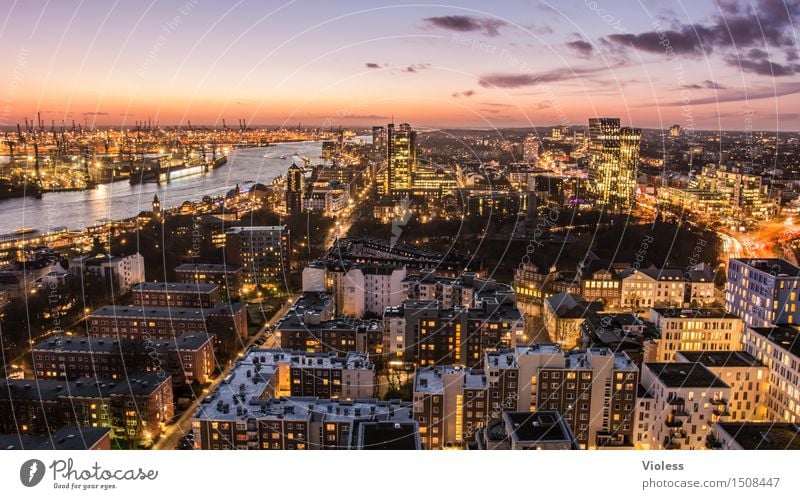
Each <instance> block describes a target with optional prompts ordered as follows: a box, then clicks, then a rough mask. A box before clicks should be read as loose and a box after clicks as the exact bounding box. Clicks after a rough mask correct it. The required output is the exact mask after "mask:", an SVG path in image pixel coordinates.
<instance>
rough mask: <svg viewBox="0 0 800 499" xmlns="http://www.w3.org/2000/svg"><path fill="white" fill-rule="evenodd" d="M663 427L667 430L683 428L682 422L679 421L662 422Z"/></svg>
mask: <svg viewBox="0 0 800 499" xmlns="http://www.w3.org/2000/svg"><path fill="white" fill-rule="evenodd" d="M664 426H666V427H667V428H680V427H681V426H683V421H681V420H679V419H673V420H672V421H669V420H667V421H664Z"/></svg>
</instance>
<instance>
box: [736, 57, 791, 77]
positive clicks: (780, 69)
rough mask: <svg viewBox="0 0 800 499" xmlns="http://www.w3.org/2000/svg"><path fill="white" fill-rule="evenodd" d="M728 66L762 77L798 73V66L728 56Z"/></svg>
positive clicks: (767, 60)
mask: <svg viewBox="0 0 800 499" xmlns="http://www.w3.org/2000/svg"><path fill="white" fill-rule="evenodd" d="M725 62H726V63H728V64H729V65H730V66H738V67H739V68H740V69H741V70H742V71H744V72H746V73H755V74H757V75H762V76H790V75H793V74H795V73H797V72H798V71H800V65H798V64H787V65H784V64H778V63H776V62H772V61H770V60H769V59H758V60H756V59H750V58H739V57H735V56H730V57H727V58H725Z"/></svg>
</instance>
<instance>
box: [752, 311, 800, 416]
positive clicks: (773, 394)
mask: <svg viewBox="0 0 800 499" xmlns="http://www.w3.org/2000/svg"><path fill="white" fill-rule="evenodd" d="M744 350H745V351H746V352H747V353H749V354H750V355H752V356H753V357H755V358H756V360H758V361H759V362H763V363H764V364H765V365H766V366H767V368H768V369H769V400H768V402H767V419H768V420H770V421H784V422H787V423H794V424H797V423H800V328H797V327H791V326H776V327H767V328H760V327H748V328H746V329H745V333H744Z"/></svg>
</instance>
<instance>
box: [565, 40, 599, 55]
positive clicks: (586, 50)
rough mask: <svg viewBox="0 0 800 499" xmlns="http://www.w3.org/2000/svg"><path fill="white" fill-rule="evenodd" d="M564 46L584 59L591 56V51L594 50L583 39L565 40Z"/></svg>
mask: <svg viewBox="0 0 800 499" xmlns="http://www.w3.org/2000/svg"><path fill="white" fill-rule="evenodd" d="M566 46H567V48H568V49H571V50H572V51H573V52H575V54H576V55H578V56H579V57H583V58H584V59H586V58H589V57H591V55H592V52H593V51H594V47H593V46H592V44H591V43H589V42H586V41H583V40H575V41H573V42H567V43H566Z"/></svg>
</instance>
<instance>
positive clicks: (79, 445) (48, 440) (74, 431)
mask: <svg viewBox="0 0 800 499" xmlns="http://www.w3.org/2000/svg"><path fill="white" fill-rule="evenodd" d="M110 432H111V429H110V428H94V427H90V426H64V427H62V428H61V429H59V430H58V431H56V432H55V433H53V435H52V437H50V436H42V435H22V434H19V435H11V434H7V435H6V434H3V435H0V450H88V449H91V448H93V447H94V446H95V445H96V444H97V443H98V442H99V441H100V440H102V439H103V438H105V437H106V436H107V435H108V434H109V433H110Z"/></svg>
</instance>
